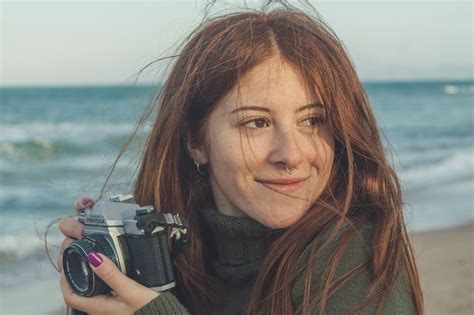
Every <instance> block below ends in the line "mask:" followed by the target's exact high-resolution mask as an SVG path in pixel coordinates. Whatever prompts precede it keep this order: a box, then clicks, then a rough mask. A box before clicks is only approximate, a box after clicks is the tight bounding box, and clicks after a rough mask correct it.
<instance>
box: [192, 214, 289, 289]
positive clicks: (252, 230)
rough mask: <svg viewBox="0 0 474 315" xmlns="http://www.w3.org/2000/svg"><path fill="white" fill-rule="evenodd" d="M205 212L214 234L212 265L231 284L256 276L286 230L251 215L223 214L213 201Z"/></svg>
mask: <svg viewBox="0 0 474 315" xmlns="http://www.w3.org/2000/svg"><path fill="white" fill-rule="evenodd" d="M201 214H202V217H203V219H204V222H205V223H206V226H207V227H208V228H209V230H210V231H211V233H212V236H213V237H212V239H213V241H214V244H212V245H213V246H212V248H213V249H214V253H215V259H214V260H213V262H212V269H213V270H214V272H215V274H216V275H217V276H218V277H219V278H220V279H221V280H224V281H225V282H226V283H229V284H235V285H237V284H242V283H245V282H248V281H249V280H250V279H253V278H254V277H255V276H256V275H257V273H258V270H259V269H260V265H261V263H262V261H263V258H264V257H265V255H266V252H267V250H268V248H269V247H270V245H271V244H272V242H273V241H274V240H275V239H276V238H278V237H279V236H280V235H281V234H282V233H283V232H284V230H283V229H279V230H277V229H271V228H269V227H266V226H264V225H262V224H260V223H259V222H257V221H255V220H253V219H251V218H249V217H231V216H227V215H223V214H221V213H220V212H218V211H217V210H216V209H215V206H213V205H210V206H208V207H205V208H203V209H201Z"/></svg>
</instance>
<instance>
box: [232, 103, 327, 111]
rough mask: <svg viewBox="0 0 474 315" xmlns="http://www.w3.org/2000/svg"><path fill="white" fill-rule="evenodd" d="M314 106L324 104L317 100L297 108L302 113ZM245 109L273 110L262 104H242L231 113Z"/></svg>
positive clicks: (319, 106)
mask: <svg viewBox="0 0 474 315" xmlns="http://www.w3.org/2000/svg"><path fill="white" fill-rule="evenodd" d="M312 108H324V106H323V104H322V103H321V102H319V101H316V102H313V103H310V104H308V105H304V106H302V107H300V108H298V109H297V110H296V112H297V113H300V112H302V111H304V110H307V109H312ZM245 110H255V111H260V112H266V113H270V112H271V109H269V108H268V107H261V106H242V107H239V108H236V109H234V110H233V111H232V112H231V114H235V113H237V112H240V111H245Z"/></svg>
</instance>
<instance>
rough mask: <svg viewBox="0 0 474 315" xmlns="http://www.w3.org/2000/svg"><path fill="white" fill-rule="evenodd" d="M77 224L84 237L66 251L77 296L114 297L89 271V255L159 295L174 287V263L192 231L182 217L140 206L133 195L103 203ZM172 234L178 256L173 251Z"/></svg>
mask: <svg viewBox="0 0 474 315" xmlns="http://www.w3.org/2000/svg"><path fill="white" fill-rule="evenodd" d="M76 219H77V220H78V221H79V222H81V223H82V224H83V225H84V236H83V238H82V239H80V240H75V241H73V242H72V243H71V244H70V245H69V246H68V247H67V248H66V249H65V250H64V253H63V267H64V273H65V276H66V279H67V280H68V282H69V284H70V285H71V288H72V289H73V290H74V291H75V292H76V293H77V294H79V295H82V296H94V295H97V294H104V293H108V292H110V288H109V287H108V286H107V285H106V284H105V283H104V282H103V281H102V280H101V279H100V278H99V277H97V276H96V275H95V274H94V272H93V271H92V269H91V268H90V266H89V265H88V262H87V255H88V254H89V253H91V252H99V253H101V254H103V255H105V256H107V257H108V258H110V259H111V260H112V261H113V262H114V263H115V264H116V265H117V267H118V268H119V269H120V271H121V272H122V273H124V274H125V275H127V276H128V277H130V278H132V279H134V280H136V281H137V282H139V283H141V284H143V285H145V286H147V287H149V288H152V289H154V290H156V291H165V290H169V289H171V288H173V287H175V278H174V274H173V265H172V259H174V258H175V257H176V255H177V254H178V251H180V250H181V248H182V247H183V245H187V244H188V241H187V225H186V223H185V222H184V220H182V219H181V218H180V217H179V215H173V214H170V213H158V212H155V211H154V209H153V207H152V206H144V207H142V206H139V205H137V204H136V203H135V200H134V199H133V196H132V195H115V196H112V197H110V199H109V200H102V201H98V202H97V203H96V204H95V205H94V206H93V207H92V208H91V209H87V210H85V211H84V212H83V213H81V214H79V215H78V216H76ZM168 229H171V233H168V232H169V231H168ZM168 234H170V238H172V241H173V243H172V244H173V253H170V250H169V248H168V239H169V237H168ZM175 246H176V248H175Z"/></svg>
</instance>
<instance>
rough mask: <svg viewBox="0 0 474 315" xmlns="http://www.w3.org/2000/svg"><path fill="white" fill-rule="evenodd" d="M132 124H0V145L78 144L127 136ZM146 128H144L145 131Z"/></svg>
mask: <svg viewBox="0 0 474 315" xmlns="http://www.w3.org/2000/svg"><path fill="white" fill-rule="evenodd" d="M134 127H135V125H134V124H133V123H128V122H123V123H114V124H112V123H107V124H104V123H80V124H78V123H73V122H60V123H52V122H34V123H20V124H2V127H1V129H2V132H1V133H0V143H17V142H24V141H36V142H37V143H38V144H44V145H48V143H51V141H57V140H68V141H70V140H73V141H77V142H80V143H83V142H88V141H91V140H94V141H96V140H97V139H104V138H107V137H110V136H115V135H128V134H129V133H130V132H131V131H133V129H134ZM146 129H147V128H145V130H146Z"/></svg>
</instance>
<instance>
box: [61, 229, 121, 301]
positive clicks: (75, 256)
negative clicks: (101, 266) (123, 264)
mask: <svg viewBox="0 0 474 315" xmlns="http://www.w3.org/2000/svg"><path fill="white" fill-rule="evenodd" d="M112 246H113V245H112V241H111V239H110V237H109V236H107V235H103V234H91V235H88V236H86V237H84V238H82V239H80V240H75V241H73V242H72V243H71V244H69V246H68V247H66V249H65V250H64V253H63V268H64V275H65V276H66V280H67V281H68V283H69V285H70V286H71V288H72V289H73V290H74V292H75V293H77V294H78V295H82V296H94V295H98V294H106V293H109V292H110V291H111V289H110V287H109V286H108V285H107V284H106V283H105V282H104V281H103V280H102V279H101V278H99V277H98V276H97V275H96V274H95V273H94V272H93V271H92V268H91V267H90V266H89V262H88V260H87V255H88V254H89V253H92V252H96V253H101V254H103V255H105V256H107V257H108V258H110V259H111V260H112V261H113V262H114V263H115V264H116V265H118V264H117V261H118V260H117V257H116V255H115V251H114V249H113V247H112Z"/></svg>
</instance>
